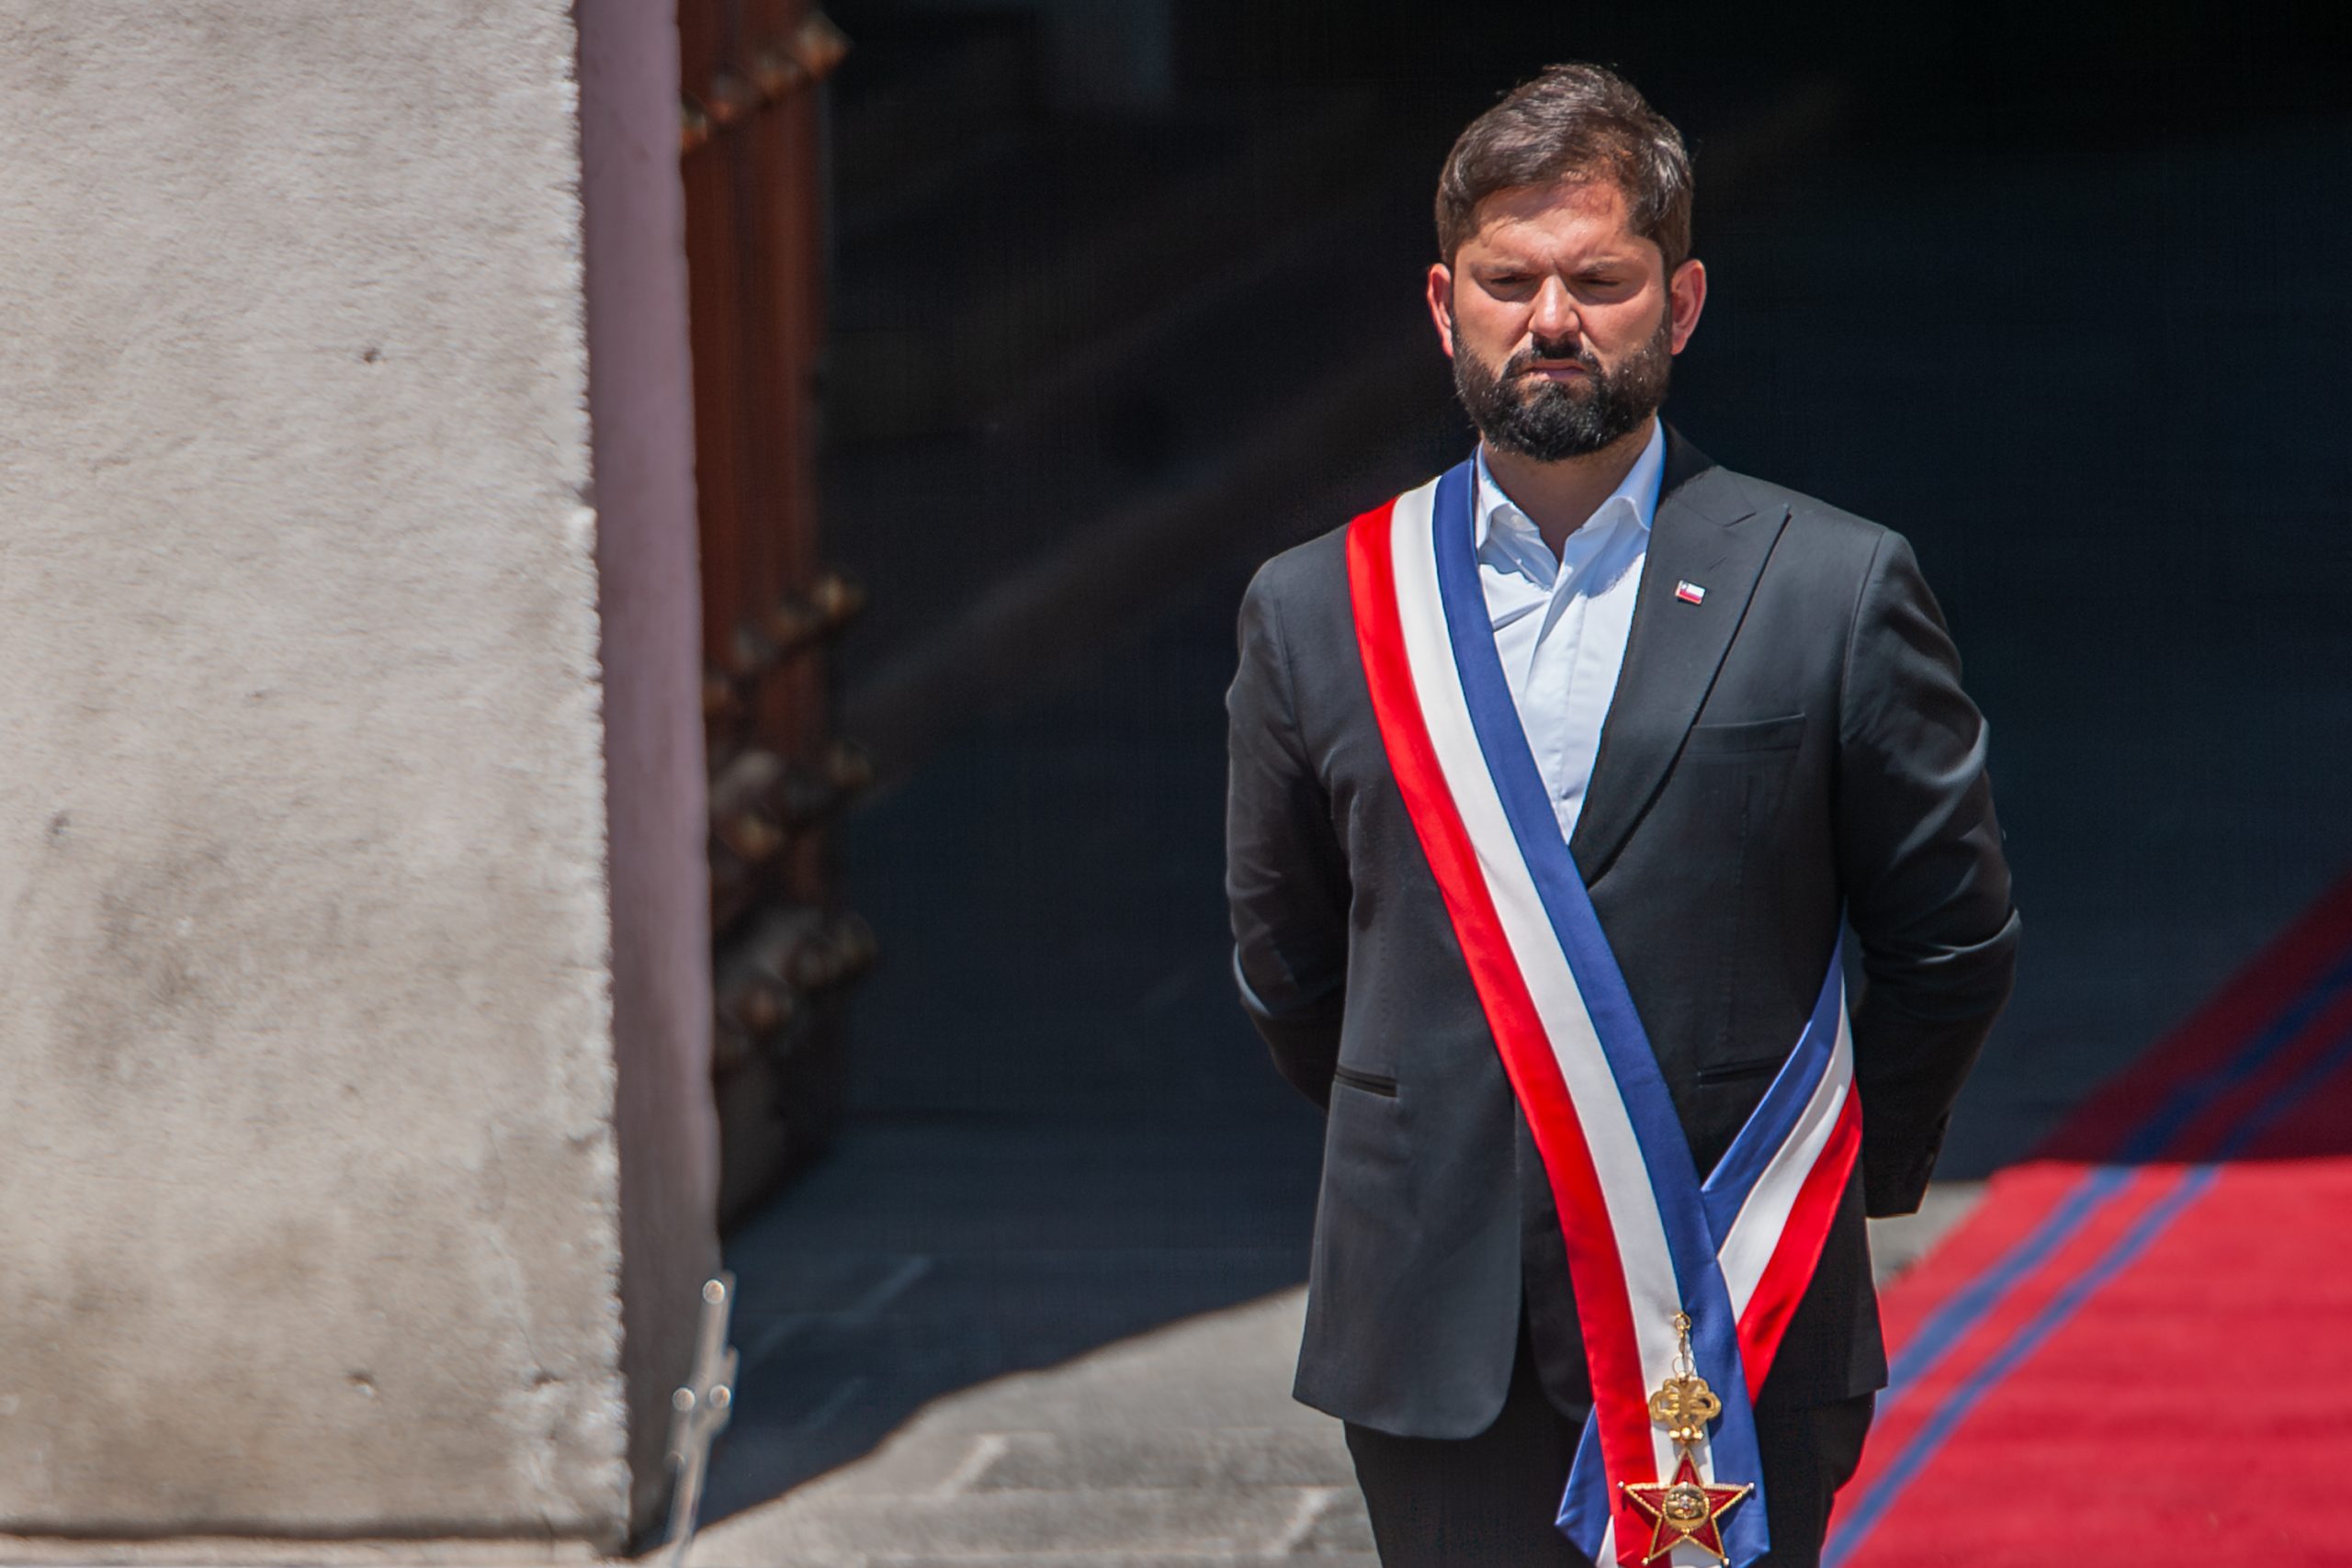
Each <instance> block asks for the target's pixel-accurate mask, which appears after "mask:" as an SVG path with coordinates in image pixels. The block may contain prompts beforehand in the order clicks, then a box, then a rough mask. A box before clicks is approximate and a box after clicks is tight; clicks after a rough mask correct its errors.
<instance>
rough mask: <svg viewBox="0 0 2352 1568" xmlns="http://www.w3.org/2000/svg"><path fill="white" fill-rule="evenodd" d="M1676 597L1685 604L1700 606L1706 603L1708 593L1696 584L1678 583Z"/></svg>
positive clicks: (1675, 589) (1675, 588)
mask: <svg viewBox="0 0 2352 1568" xmlns="http://www.w3.org/2000/svg"><path fill="white" fill-rule="evenodd" d="M1674 596H1675V597H1676V598H1677V599H1679V600H1681V601H1682V602H1683V603H1684V604H1703V603H1705V601H1706V597H1707V591H1706V590H1705V589H1703V588H1702V587H1700V586H1699V585H1698V584H1697V583H1695V582H1678V583H1676V584H1675V585H1674Z"/></svg>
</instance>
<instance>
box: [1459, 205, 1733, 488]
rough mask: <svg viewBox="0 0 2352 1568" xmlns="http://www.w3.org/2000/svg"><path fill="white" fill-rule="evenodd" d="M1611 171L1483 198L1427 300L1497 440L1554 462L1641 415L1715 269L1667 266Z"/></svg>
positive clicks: (1651, 406)
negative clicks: (1632, 224) (1633, 225)
mask: <svg viewBox="0 0 2352 1568" xmlns="http://www.w3.org/2000/svg"><path fill="white" fill-rule="evenodd" d="M1627 217H1628V211H1627V203H1626V200H1625V194H1624V192H1623V190H1621V189H1620V188H1618V186H1616V184H1615V183H1614V182H1612V181H1608V180H1598V181H1589V182H1583V183H1577V184H1571V185H1558V186H1521V187H1519V188H1516V189H1512V190H1505V191H1498V192H1497V193H1496V194H1495V195H1493V196H1490V197H1487V199H1486V200H1484V201H1482V202H1480V203H1479V204H1478V210H1477V220H1478V221H1477V229H1476V231H1475V232H1473V233H1472V234H1471V236H1470V237H1469V238H1468V239H1466V240H1464V242H1463V243H1462V245H1461V247H1460V248H1459V249H1458V250H1457V251H1455V253H1454V256H1453V265H1452V266H1451V267H1448V266H1446V265H1443V264H1440V265H1436V266H1432V267H1431V268H1430V276H1429V302H1430V314H1431V316H1432V317H1433V318H1434V319H1435V320H1436V321H1437V327H1438V335H1439V337H1440V339H1441V340H1442V342H1443V343H1444V344H1445V350H1446V352H1447V353H1448V354H1449V355H1453V382H1454V387H1455V389H1457V390H1458V391H1459V392H1460V393H1461V394H1462V401H1463V406H1464V407H1465V408H1466V409H1468V410H1469V411H1470V417H1471V420H1472V422H1473V423H1476V425H1477V427H1478V432H1479V434H1481V435H1483V436H1484V437H1485V438H1486V439H1487V444H1488V445H1489V446H1494V447H1496V448H1498V449H1499V450H1501V451H1505V452H1511V453H1516V454H1519V455H1521V456H1522V457H1532V458H1534V459H1536V460H1537V461H1539V462H1558V461H1560V460H1561V459H1563V458H1567V457H1581V456H1583V455H1584V454H1586V453H1588V452H1595V451H1598V450H1600V448H1601V447H1603V446H1608V445H1609V444H1610V443H1611V442H1612V441H1615V440H1617V439H1619V438H1620V437H1622V436H1623V435H1626V434H1629V433H1630V432H1632V431H1634V430H1635V429H1637V428H1639V427H1640V426H1641V425H1642V424H1643V423H1645V422H1646V421H1647V420H1648V419H1649V416H1650V415H1651V414H1652V413H1654V412H1657V406H1658V404H1659V403H1661V402H1663V401H1664V400H1665V399H1666V388H1667V381H1668V372H1669V369H1670V367H1671V363H1672V359H1673V356H1674V355H1677V354H1679V353H1681V352H1682V346H1683V344H1686V343H1688V342H1689V341H1690V338H1691V330H1692V329H1693V328H1694V327H1696V326H1697V325H1698V323H1699V310H1700V307H1701V306H1702V304H1703V302H1704V301H1705V299H1706V269H1705V268H1704V267H1702V266H1701V265H1700V264H1699V263H1697V262H1695V261H1686V262H1684V263H1683V264H1682V265H1680V266H1679V267H1678V268H1676V269H1675V274H1674V276H1673V277H1672V278H1671V279H1669V278H1668V277H1667V276H1666V265H1665V260H1664V258H1663V257H1662V256H1661V255H1660V254H1658V248H1657V245H1656V244H1655V243H1652V242H1650V241H1648V240H1645V239H1643V238H1642V237H1641V236H1639V235H1637V234H1635V233H1634V231H1632V230H1631V229H1630V228H1629V227H1628V226H1627Z"/></svg>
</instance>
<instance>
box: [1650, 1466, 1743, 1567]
mask: <svg viewBox="0 0 2352 1568" xmlns="http://www.w3.org/2000/svg"><path fill="white" fill-rule="evenodd" d="M1755 1490H1756V1488H1755V1487H1754V1486H1751V1485H1742V1486H1710V1485H1708V1484H1707V1483H1704V1482H1702V1481H1701V1480H1700V1479H1699V1467H1698V1466H1697V1465H1695V1464H1693V1463H1691V1455H1690V1452H1689V1451H1688V1450H1685V1451H1684V1453H1683V1455H1682V1462H1681V1463H1680V1464H1678V1465H1676V1466H1675V1467H1674V1479H1673V1480H1671V1481H1660V1482H1653V1483H1650V1484H1648V1485H1646V1486H1645V1485H1639V1484H1636V1483H1634V1482H1630V1481H1629V1482H1627V1483H1625V1495H1626V1497H1627V1498H1628V1499H1630V1500H1631V1501H1632V1503H1633V1505H1634V1506H1635V1507H1636V1508H1639V1509H1640V1510H1641V1511H1642V1512H1643V1513H1644V1514H1645V1515H1647V1516H1648V1517H1650V1518H1651V1519H1652V1520H1654V1521H1656V1528H1654V1529H1652V1530H1651V1531H1650V1549H1649V1551H1647V1552H1645V1554H1644V1555H1643V1557H1642V1561H1643V1562H1645V1563H1646V1562H1657V1560H1658V1559H1659V1558H1661V1557H1664V1556H1665V1555H1666V1554H1667V1553H1668V1552H1669V1551H1673V1550H1674V1549H1675V1548H1676V1547H1678V1546H1680V1545H1681V1544H1682V1543H1683V1542H1684V1541H1686V1540H1687V1541H1691V1542H1692V1543H1694V1544H1695V1545H1697V1546H1698V1548H1699V1549H1700V1550H1701V1551H1710V1552H1713V1554H1714V1558H1715V1561H1716V1562H1728V1561H1730V1558H1729V1555H1728V1554H1727V1553H1726V1552H1725V1551H1724V1532H1723V1530H1722V1529H1720V1528H1719V1527H1718V1526H1717V1525H1716V1523H1715V1521H1716V1520H1717V1519H1719V1518H1721V1517H1723V1516H1724V1514H1725V1513H1726V1512H1728V1511H1729V1510H1730V1508H1731V1506H1732V1505H1733V1504H1735V1503H1736V1502H1738V1501H1739V1500H1740V1499H1741V1498H1742V1497H1745V1496H1747V1495H1748V1494H1749V1493H1750V1492H1753V1491H1755Z"/></svg>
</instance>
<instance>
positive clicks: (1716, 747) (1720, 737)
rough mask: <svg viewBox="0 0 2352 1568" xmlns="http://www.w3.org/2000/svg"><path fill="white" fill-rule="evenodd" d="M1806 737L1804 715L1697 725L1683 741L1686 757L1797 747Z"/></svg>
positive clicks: (1785, 749)
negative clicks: (1735, 722)
mask: <svg viewBox="0 0 2352 1568" xmlns="http://www.w3.org/2000/svg"><path fill="white" fill-rule="evenodd" d="M1803 739H1804V715H1803V714H1801V713H1792V714H1789V715H1786V716H1783V717H1781V718H1757V719H1743V720H1741V721H1740V722H1739V723H1737V724H1694V725H1692V726H1691V733H1690V734H1689V735H1688V736H1687V737H1686V738H1685V739H1684V740H1683V742H1682V754H1683V755H1684V756H1686V757H1713V756H1725V755H1737V754H1740V753H1745V752H1751V751H1788V750H1794V749H1795V748H1796V746H1797V744H1798V742H1800V741H1802V740H1803Z"/></svg>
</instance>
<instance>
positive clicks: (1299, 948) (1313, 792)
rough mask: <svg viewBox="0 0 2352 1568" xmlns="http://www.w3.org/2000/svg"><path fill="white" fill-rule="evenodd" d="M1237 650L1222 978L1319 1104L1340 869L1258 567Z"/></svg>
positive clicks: (1325, 1083)
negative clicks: (1228, 926) (1228, 963)
mask: <svg viewBox="0 0 2352 1568" xmlns="http://www.w3.org/2000/svg"><path fill="white" fill-rule="evenodd" d="M1240 645H1241V648H1240V654H1241V657H1240V667H1239V669H1238V671H1236V672H1235V674H1234V677H1233V685H1232V687H1231V689H1230V690H1229V691H1227V694H1226V713H1227V719H1228V722H1229V727H1230V728H1229V731H1228V754H1229V758H1230V763H1229V771H1228V773H1227V791H1226V817H1225V826H1226V830H1225V847H1226V878H1225V886H1226V899H1227V905H1228V908H1229V910H1230V913H1231V916H1232V920H1233V942H1234V952H1233V960H1234V978H1235V980H1236V982H1237V984H1238V989H1239V991H1240V993H1241V1005H1242V1009H1243V1010H1244V1011H1246V1012H1247V1013H1248V1014H1249V1015H1250V1022H1251V1023H1253V1024H1255V1025H1256V1026H1257V1029H1258V1032H1259V1033H1260V1034H1261V1035H1262V1036H1264V1037H1265V1041H1266V1044H1267V1046H1268V1048H1269V1049H1271V1050H1272V1053H1273V1057H1274V1066H1276V1067H1277V1068H1279V1069H1280V1070H1281V1072H1282V1075H1283V1077H1285V1078H1287V1079H1289V1080H1290V1082H1291V1084H1292V1086H1293V1087H1295V1089H1298V1091H1299V1092H1300V1093H1302V1094H1304V1095H1306V1097H1307V1098H1308V1099H1309V1100H1313V1101H1315V1102H1316V1103H1317V1105H1325V1106H1328V1105H1329V1103H1330V1100H1331V1076H1332V1071H1333V1069H1334V1068H1335V1067H1336V1066H1337V1065H1338V1063H1339V1059H1340V1004H1341V1000H1342V997H1343V994H1344V992H1345V988H1346V983H1347V972H1348V902H1349V888H1348V874H1347V862H1346V857H1345V854H1344V852H1342V850H1341V848H1340V840H1339V835H1338V833H1337V831H1336V830H1335V829H1333V827H1332V824H1331V810H1330V801H1329V796H1328V795H1327V794H1326V793H1325V791H1324V788H1323V785H1322V782H1321V780H1320V779H1319V778H1318V777H1317V773H1316V772H1315V769H1314V768H1313V766H1312V765H1311V763H1310V762H1309V760H1308V757H1307V753H1306V747H1305V746H1304V744H1303V743H1302V742H1301V740H1300V738H1299V729H1298V716H1297V713H1296V710H1295V706H1294V704H1293V700H1292V683H1291V672H1290V661H1289V655H1288V651H1287V649H1285V648H1284V646H1283V636H1282V622H1281V617H1280V614H1279V611H1278V609H1277V606H1276V604H1275V603H1274V594H1273V592H1272V589H1271V588H1270V587H1269V584H1268V581H1267V573H1266V572H1265V571H1262V570H1261V572H1260V573H1259V574H1258V577H1257V579H1256V580H1255V581H1252V582H1251V583H1250V592H1248V593H1247V594H1246V595H1244V597H1243V599H1242V602H1241V623H1240Z"/></svg>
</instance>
